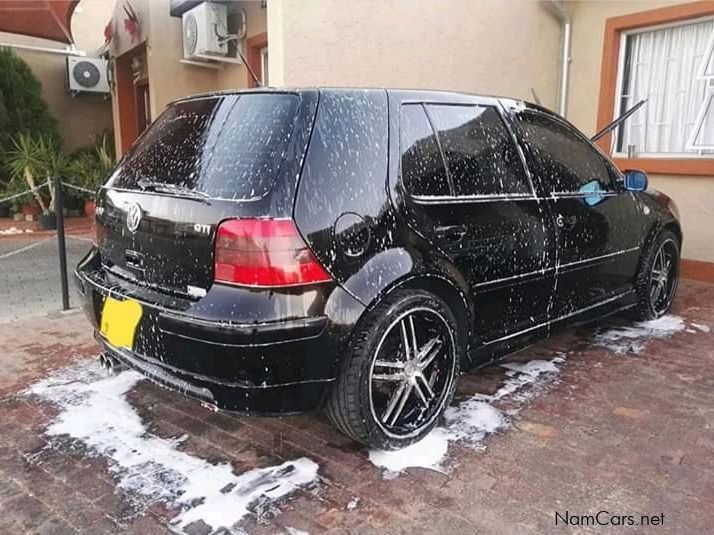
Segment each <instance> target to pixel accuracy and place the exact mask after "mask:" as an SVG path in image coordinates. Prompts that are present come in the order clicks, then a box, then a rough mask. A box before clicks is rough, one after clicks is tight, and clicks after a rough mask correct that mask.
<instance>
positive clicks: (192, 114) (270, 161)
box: [109, 94, 300, 200]
mask: <svg viewBox="0 0 714 535" xmlns="http://www.w3.org/2000/svg"><path fill="white" fill-rule="evenodd" d="M299 102H300V100H299V98H298V97H297V96H295V95H286V94H252V95H230V96H221V97H211V98H203V99H198V100H189V101H186V102H179V103H177V104H174V105H172V106H170V107H169V108H168V109H167V110H166V111H165V112H164V113H163V114H162V115H161V116H160V117H159V118H158V119H157V120H156V122H155V123H154V124H153V125H151V127H150V128H149V130H148V131H147V132H146V134H145V135H144V136H143V138H142V139H141V141H140V142H139V143H138V144H137V145H135V146H134V147H133V148H132V150H131V151H130V153H129V154H128V155H127V157H126V158H125V159H124V161H123V162H122V163H121V165H120V166H119V167H118V168H117V170H116V171H115V173H114V175H113V176H112V179H111V181H110V183H109V185H110V186H115V187H120V188H128V189H141V185H140V181H142V182H143V181H148V182H154V183H159V184H167V185H172V186H179V187H181V188H185V189H189V190H192V191H199V192H202V193H206V194H208V195H210V196H211V197H214V198H223V199H234V200H246V199H255V198H260V197H263V196H264V195H265V194H267V193H268V191H269V190H270V188H271V187H272V185H273V182H274V181H275V178H276V176H277V173H278V169H279V167H280V164H281V162H282V158H283V154H284V153H285V149H286V148H287V145H288V141H289V140H290V136H291V134H292V131H293V125H294V122H295V118H296V116H297V112H298V107H299Z"/></svg>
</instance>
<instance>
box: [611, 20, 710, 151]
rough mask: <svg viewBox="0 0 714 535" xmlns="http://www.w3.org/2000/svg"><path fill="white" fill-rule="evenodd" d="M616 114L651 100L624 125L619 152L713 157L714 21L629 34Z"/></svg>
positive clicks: (618, 141) (618, 135)
mask: <svg viewBox="0 0 714 535" xmlns="http://www.w3.org/2000/svg"><path fill="white" fill-rule="evenodd" d="M621 46H622V48H623V54H622V56H621V60H620V65H619V85H618V87H619V95H618V96H619V103H618V109H616V110H615V112H616V113H615V115H619V114H620V113H623V112H624V111H625V110H627V109H629V108H631V107H632V106H634V105H635V104H636V103H637V102H639V101H640V100H642V99H648V100H647V104H645V106H644V107H643V108H642V109H640V110H639V111H637V112H636V113H635V114H634V115H633V116H632V117H631V118H630V119H629V120H627V121H625V123H624V124H623V125H622V126H620V127H619V128H618V130H617V133H616V139H615V151H616V152H617V153H619V154H622V155H624V154H635V155H640V156H647V155H650V156H657V155H661V156H667V157H677V156H681V157H692V156H697V155H701V156H708V157H712V156H714V20H711V19H709V20H699V21H691V22H687V23H684V24H678V25H674V26H668V27H659V28H649V29H648V28H645V29H642V30H637V31H635V32H629V33H625V34H624V35H623V37H622V44H621Z"/></svg>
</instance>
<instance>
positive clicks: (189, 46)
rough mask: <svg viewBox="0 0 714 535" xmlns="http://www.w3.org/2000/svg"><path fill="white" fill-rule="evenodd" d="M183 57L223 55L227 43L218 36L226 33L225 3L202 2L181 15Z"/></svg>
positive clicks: (226, 49)
mask: <svg viewBox="0 0 714 535" xmlns="http://www.w3.org/2000/svg"><path fill="white" fill-rule="evenodd" d="M182 22H183V57H184V59H189V60H196V59H198V60H210V59H212V58H211V56H216V57H220V56H225V55H226V54H227V53H228V45H227V43H226V42H225V41H222V40H221V39H220V38H219V36H223V37H225V36H226V35H228V13H227V10H226V6H225V4H214V3H213V2H203V3H201V4H199V5H197V6H196V7H194V8H193V9H190V10H188V11H187V12H186V13H184V14H183V16H182Z"/></svg>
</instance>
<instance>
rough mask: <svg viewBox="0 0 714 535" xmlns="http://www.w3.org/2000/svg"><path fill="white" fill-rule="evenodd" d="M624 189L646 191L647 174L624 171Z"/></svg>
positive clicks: (635, 170)
mask: <svg viewBox="0 0 714 535" xmlns="http://www.w3.org/2000/svg"><path fill="white" fill-rule="evenodd" d="M625 189H626V190H628V191H645V190H646V189H647V173H645V172H644V171H640V170H638V169H628V170H627V171H625Z"/></svg>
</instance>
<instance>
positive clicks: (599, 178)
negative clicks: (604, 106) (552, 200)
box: [517, 110, 614, 193]
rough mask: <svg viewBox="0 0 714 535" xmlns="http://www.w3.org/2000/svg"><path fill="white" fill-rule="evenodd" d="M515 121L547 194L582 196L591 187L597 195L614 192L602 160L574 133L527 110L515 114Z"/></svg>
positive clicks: (601, 157) (590, 146) (541, 114)
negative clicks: (547, 190) (596, 191)
mask: <svg viewBox="0 0 714 535" xmlns="http://www.w3.org/2000/svg"><path fill="white" fill-rule="evenodd" d="M517 120H518V123H519V124H520V126H521V129H522V130H523V141H524V143H525V145H526V146H527V147H528V150H529V151H530V153H531V154H532V156H533V158H534V160H535V164H536V168H537V170H538V174H539V176H540V179H541V181H542V182H544V185H545V186H546V187H547V188H548V189H549V191H550V192H552V193H582V192H585V191H588V190H589V189H590V188H591V187H592V186H595V187H597V188H598V190H599V191H610V190H613V189H614V188H613V185H612V177H611V174H610V171H609V169H608V167H607V165H606V164H605V158H603V156H602V155H601V154H600V152H599V151H598V150H597V149H595V148H594V147H593V146H592V145H591V144H590V143H589V142H588V141H587V140H585V139H584V138H583V137H581V136H580V134H578V133H576V132H575V131H574V130H573V129H571V128H569V127H567V126H566V125H565V124H563V123H561V122H560V121H558V120H556V119H553V118H551V117H548V116H547V115H545V114H543V113H538V112H533V111H528V110H526V111H522V112H520V113H518V115H517Z"/></svg>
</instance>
